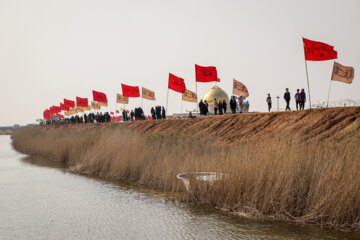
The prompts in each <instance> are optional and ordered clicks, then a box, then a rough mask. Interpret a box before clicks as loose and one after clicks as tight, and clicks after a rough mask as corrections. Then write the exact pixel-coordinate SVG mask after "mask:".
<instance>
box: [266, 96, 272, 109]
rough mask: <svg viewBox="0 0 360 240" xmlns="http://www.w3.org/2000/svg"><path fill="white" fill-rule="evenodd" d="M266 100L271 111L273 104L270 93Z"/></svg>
mask: <svg viewBox="0 0 360 240" xmlns="http://www.w3.org/2000/svg"><path fill="white" fill-rule="evenodd" d="M266 102H267V104H268V109H269V112H270V110H271V105H272V101H271V96H270V93H268V97H267V98H266Z"/></svg>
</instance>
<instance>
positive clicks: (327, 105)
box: [326, 79, 332, 108]
mask: <svg viewBox="0 0 360 240" xmlns="http://www.w3.org/2000/svg"><path fill="white" fill-rule="evenodd" d="M331 83H332V80H331V79H330V84H329V92H328V99H327V104H326V107H327V108H328V107H329V99H330V89H331Z"/></svg>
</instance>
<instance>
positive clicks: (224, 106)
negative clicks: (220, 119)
mask: <svg viewBox="0 0 360 240" xmlns="http://www.w3.org/2000/svg"><path fill="white" fill-rule="evenodd" d="M222 107H223V109H224V114H226V107H227V103H226V101H225V99H224V100H223V103H222Z"/></svg>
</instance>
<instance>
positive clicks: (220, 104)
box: [218, 100, 223, 115]
mask: <svg viewBox="0 0 360 240" xmlns="http://www.w3.org/2000/svg"><path fill="white" fill-rule="evenodd" d="M218 106H219V109H218V110H219V115H222V114H223V104H222V102H221V100H219V104H218Z"/></svg>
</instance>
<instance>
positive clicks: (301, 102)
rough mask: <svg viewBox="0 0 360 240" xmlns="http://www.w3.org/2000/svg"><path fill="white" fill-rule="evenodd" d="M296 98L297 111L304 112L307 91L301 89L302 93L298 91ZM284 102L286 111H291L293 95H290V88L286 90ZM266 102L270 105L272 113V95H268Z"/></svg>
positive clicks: (269, 108)
mask: <svg viewBox="0 0 360 240" xmlns="http://www.w3.org/2000/svg"><path fill="white" fill-rule="evenodd" d="M294 98H295V104H296V110H304V108H305V102H306V93H305V90H304V89H301V91H300V89H297V90H296V93H295V96H294ZM284 100H285V102H286V108H285V111H287V110H289V111H291V108H290V100H291V94H290V91H289V88H286V89H285V93H284ZM266 102H267V104H268V110H269V112H270V111H271V108H272V100H271V96H270V93H268V96H267V98H266Z"/></svg>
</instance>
